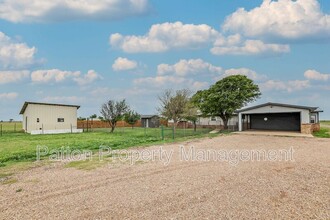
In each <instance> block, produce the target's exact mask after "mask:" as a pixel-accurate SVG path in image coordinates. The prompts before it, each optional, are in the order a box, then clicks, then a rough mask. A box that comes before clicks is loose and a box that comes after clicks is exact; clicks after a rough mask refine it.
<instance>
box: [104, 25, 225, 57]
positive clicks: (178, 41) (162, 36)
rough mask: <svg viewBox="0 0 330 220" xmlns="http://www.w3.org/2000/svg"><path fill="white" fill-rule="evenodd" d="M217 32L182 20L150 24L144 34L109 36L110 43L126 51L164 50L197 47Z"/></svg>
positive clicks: (217, 34) (211, 39) (216, 36)
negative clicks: (184, 22)
mask: <svg viewBox="0 0 330 220" xmlns="http://www.w3.org/2000/svg"><path fill="white" fill-rule="evenodd" d="M218 37H219V33H218V32H217V31H216V30H214V29H213V28H211V27H210V26H208V25H206V24H201V25H194V24H183V23H182V22H175V23H168V22H167V23H162V24H155V25H152V26H151V28H150V30H149V32H148V33H147V34H146V35H144V36H135V35H129V36H122V35H121V34H119V33H115V34H112V35H111V36H110V45H111V46H112V47H114V48H119V49H122V50H123V51H125V52H127V53H139V52H153V53H155V52H164V51H167V50H170V49H174V48H189V49H192V48H198V47H200V46H203V45H206V44H208V43H210V42H213V41H214V40H215V39H216V38H218Z"/></svg>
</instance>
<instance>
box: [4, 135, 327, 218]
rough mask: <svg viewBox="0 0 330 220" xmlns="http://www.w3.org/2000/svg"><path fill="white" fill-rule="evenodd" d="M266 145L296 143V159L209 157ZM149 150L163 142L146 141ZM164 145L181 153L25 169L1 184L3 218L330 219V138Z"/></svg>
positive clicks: (271, 148) (270, 148) (242, 138)
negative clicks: (82, 165)
mask: <svg viewBox="0 0 330 220" xmlns="http://www.w3.org/2000/svg"><path fill="white" fill-rule="evenodd" d="M181 145H182V146H184V147H185V148H184V151H183V149H182V148H180V146H181ZM192 146H194V148H193V149H194V150H195V151H196V152H195V153H196V155H195V156H193V154H189V153H190V152H192V151H189V150H191V149H192V148H190V147H192ZM261 149H263V150H265V151H266V152H273V153H272V154H274V152H277V151H279V150H282V149H285V150H289V149H293V151H291V152H293V154H292V155H291V156H293V157H292V158H290V159H293V160H290V161H285V160H284V159H283V158H282V160H281V161H280V159H279V158H280V157H279V156H277V158H276V159H275V160H273V161H265V160H260V161H256V160H253V161H251V160H246V157H245V158H242V159H244V161H237V160H235V159H234V157H233V158H231V159H230V160H229V159H228V158H227V160H226V159H225V158H224V157H221V158H220V157H213V158H211V159H210V158H208V159H210V160H209V161H208V159H207V157H206V155H207V153H206V152H213V153H214V152H216V153H219V154H220V152H221V155H224V153H225V152H229V151H230V150H235V151H232V152H238V151H239V152H243V150H245V152H252V151H253V150H261ZM147 150H148V152H160V146H154V147H148V148H138V152H142V151H143V152H147ZM162 150H163V151H166V152H167V153H168V155H170V152H172V153H173V154H172V157H171V160H170V161H166V160H165V159H164V158H165V156H164V155H163V156H164V157H163V158H161V157H160V155H158V156H157V155H156V153H155V155H156V157H155V158H156V159H155V158H154V161H148V160H144V161H142V160H141V158H139V160H137V161H135V164H134V165H130V164H129V163H130V162H129V161H119V160H114V161H112V162H111V161H109V162H108V163H105V164H104V165H103V166H101V167H98V168H96V169H93V170H79V169H76V168H66V167H65V166H64V164H63V163H59V162H57V163H53V164H50V165H45V166H41V167H37V168H33V169H30V170H27V171H23V172H20V173H18V174H16V175H15V178H17V180H18V181H17V182H16V183H13V184H10V185H9V184H7V185H3V184H0V219H330V139H318V138H300V137H298V138H293V137H272V136H253V135H236V134H235V135H227V136H219V137H215V138H205V139H200V140H193V141H189V142H185V143H180V144H169V145H164V146H163V147H162ZM180 152H181V153H180ZM182 152H184V154H183V155H184V156H185V157H189V158H188V161H185V160H183V159H187V158H182ZM163 153H164V152H163ZM164 154H165V153H164ZM188 154H189V155H188ZM270 154H271V153H270ZM144 155H145V156H146V155H147V153H145V154H144ZM187 155H188V156H187ZM242 155H243V153H242ZM147 156H148V155H147ZM147 156H146V157H147ZM245 156H246V155H245ZM273 156H274V155H273ZM149 159H150V158H149ZM272 159H274V157H272ZM166 162H169V163H168V164H167V165H164V164H166ZM18 189H21V191H20V190H18ZM17 191H19V192H17Z"/></svg>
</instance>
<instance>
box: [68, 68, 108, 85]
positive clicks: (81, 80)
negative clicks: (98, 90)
mask: <svg viewBox="0 0 330 220" xmlns="http://www.w3.org/2000/svg"><path fill="white" fill-rule="evenodd" d="M98 79H102V77H101V76H100V75H99V74H98V73H97V72H95V71H94V70H89V71H88V72H87V74H85V75H83V76H81V77H76V78H74V79H73V80H74V81H75V82H77V83H78V85H80V86H84V85H87V84H90V83H92V82H94V81H96V80H98Z"/></svg>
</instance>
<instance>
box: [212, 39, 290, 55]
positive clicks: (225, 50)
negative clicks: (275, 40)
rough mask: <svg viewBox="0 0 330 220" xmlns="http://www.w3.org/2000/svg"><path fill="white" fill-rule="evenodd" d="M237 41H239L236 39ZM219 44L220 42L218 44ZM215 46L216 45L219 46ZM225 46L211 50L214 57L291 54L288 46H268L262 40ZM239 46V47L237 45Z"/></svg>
mask: <svg viewBox="0 0 330 220" xmlns="http://www.w3.org/2000/svg"><path fill="white" fill-rule="evenodd" d="M236 40H237V39H236ZM216 43H217V44H219V42H216ZM217 44H215V45H217ZM224 44H225V45H224V46H215V47H213V48H212V49H211V53H212V54H214V55H225V54H232V55H257V54H281V53H288V52H290V46H289V45H286V44H266V43H264V42H262V41H261V40H246V41H245V42H242V43H239V41H238V40H237V41H234V42H229V43H228V44H226V42H224ZM235 44H238V45H235Z"/></svg>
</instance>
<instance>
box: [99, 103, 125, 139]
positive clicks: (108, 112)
mask: <svg viewBox="0 0 330 220" xmlns="http://www.w3.org/2000/svg"><path fill="white" fill-rule="evenodd" d="M128 110H129V106H128V105H127V103H126V101H125V99H123V100H121V101H114V100H109V101H107V102H106V103H104V104H103V105H102V107H101V111H100V113H101V115H102V117H103V118H104V120H105V121H107V122H108V123H109V125H110V127H111V131H110V132H111V133H112V132H113V131H114V130H115V128H116V125H117V121H119V120H121V119H122V118H123V116H124V114H125V113H126V112H127V111H128Z"/></svg>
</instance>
